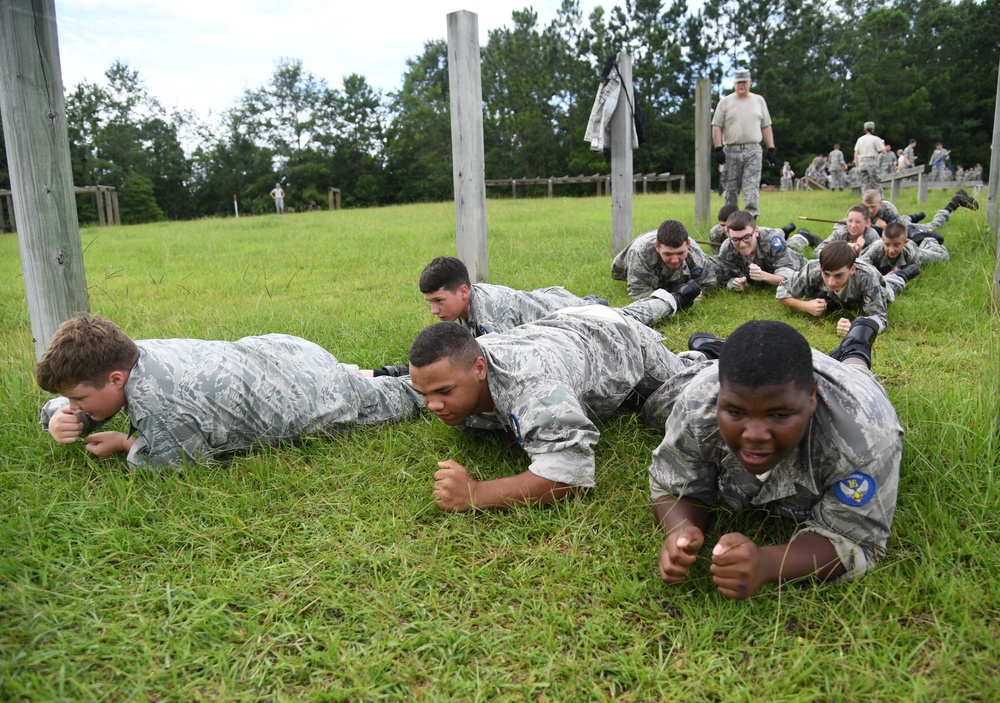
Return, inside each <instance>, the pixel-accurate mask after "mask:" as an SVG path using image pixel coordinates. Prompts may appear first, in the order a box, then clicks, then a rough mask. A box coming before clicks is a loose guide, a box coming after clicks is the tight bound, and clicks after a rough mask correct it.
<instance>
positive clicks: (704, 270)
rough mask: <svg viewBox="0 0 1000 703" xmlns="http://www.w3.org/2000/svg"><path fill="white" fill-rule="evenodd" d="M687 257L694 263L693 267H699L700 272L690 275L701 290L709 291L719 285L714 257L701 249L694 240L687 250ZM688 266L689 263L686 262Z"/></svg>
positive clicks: (717, 268) (717, 269)
mask: <svg viewBox="0 0 1000 703" xmlns="http://www.w3.org/2000/svg"><path fill="white" fill-rule="evenodd" d="M688 258H689V259H692V260H693V261H694V263H695V268H700V269H701V273H700V274H698V275H697V276H692V278H694V280H696V281H697V282H698V285H699V286H701V289H702V291H709V290H712V289H713V288H715V287H717V286H718V285H719V267H718V264H716V262H715V259H713V258H712V257H710V256H709V255H708V254H706V253H705V252H703V251H702V250H701V247H700V246H699V245H698V244H695V243H694V242H692V243H691V248H690V249H689V250H688ZM688 265H689V267H690V263H689V264H688Z"/></svg>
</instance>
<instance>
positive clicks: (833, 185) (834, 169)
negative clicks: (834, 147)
mask: <svg viewBox="0 0 1000 703" xmlns="http://www.w3.org/2000/svg"><path fill="white" fill-rule="evenodd" d="M846 182H847V179H846V178H845V177H844V169H843V167H840V166H831V167H830V189H831V190H834V189H835V190H843V189H844V184H845V183H846Z"/></svg>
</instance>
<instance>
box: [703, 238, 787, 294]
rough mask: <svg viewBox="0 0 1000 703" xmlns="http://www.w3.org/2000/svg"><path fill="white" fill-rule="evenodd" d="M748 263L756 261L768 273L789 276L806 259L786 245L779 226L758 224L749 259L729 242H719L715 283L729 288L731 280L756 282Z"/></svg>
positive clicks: (731, 286) (731, 285) (731, 283)
mask: <svg viewBox="0 0 1000 703" xmlns="http://www.w3.org/2000/svg"><path fill="white" fill-rule="evenodd" d="M750 264H757V265H758V266H760V267H761V268H762V269H764V270H765V271H767V272H768V273H776V274H778V275H779V276H784V277H785V278H789V277H791V276H792V274H794V273H795V272H796V271H798V270H799V269H801V268H802V267H803V266H805V265H806V258H805V257H804V256H802V254H800V253H799V252H797V251H794V250H792V249H789V248H788V245H787V243H786V242H785V233H784V232H783V231H782V230H780V229H773V228H771V227H761V228H760V233H759V235H758V237H757V251H756V252H755V253H754V255H753V258H752V259H748V258H747V257H745V256H743V254H741V253H740V251H739V250H738V249H737V248H736V247H735V246H733V243H732V242H731V241H727V242H726V243H724V244H723V245H722V251H720V252H719V282H720V284H721V285H724V286H726V288H729V289H730V290H732V288H733V279H734V278H740V277H746V279H747V284H748V285H749V284H751V283H756V281H754V280H753V279H751V278H750Z"/></svg>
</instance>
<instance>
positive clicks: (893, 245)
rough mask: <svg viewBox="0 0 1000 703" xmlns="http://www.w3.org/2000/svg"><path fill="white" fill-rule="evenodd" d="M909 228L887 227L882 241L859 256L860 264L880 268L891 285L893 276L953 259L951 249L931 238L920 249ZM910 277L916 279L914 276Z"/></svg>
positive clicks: (898, 225)
mask: <svg viewBox="0 0 1000 703" xmlns="http://www.w3.org/2000/svg"><path fill="white" fill-rule="evenodd" d="M907 229H908V228H907V226H906V225H904V224H903V223H902V222H893V223H891V224H888V225H886V226H885V229H883V230H882V239H881V241H878V242H875V243H874V244H872V245H871V246H870V247H868V249H866V250H865V253H864V254H862V255H861V256H859V257H858V261H863V262H865V263H869V264H871V265H872V266H874V267H875V268H877V269H878V271H879V273H881V274H882V275H883V276H885V277H886V281H888V282H890V284H891V281H890V279H889V276H891V275H893V274H896V273H899V272H900V271H903V270H904V269H909V267H911V266H915V267H917V268H919V267H920V266H922V265H923V264H929V263H933V262H944V261H948V259H949V258H950V255H949V254H948V250H947V249H945V248H944V246H943V245H942V244H939V243H938V241H937V240H936V239H933V238H931V237H927V238H925V239H924V240H923V241H921V242H920V246H919V247H918V246H917V245H916V244H914V243H913V242H912V241H910V240H909V239H908V238H907ZM908 278H912V276H909V277H908ZM904 285H905V281H904ZM897 292H898V291H897Z"/></svg>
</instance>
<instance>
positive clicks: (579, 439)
mask: <svg viewBox="0 0 1000 703" xmlns="http://www.w3.org/2000/svg"><path fill="white" fill-rule="evenodd" d="M509 419H510V422H511V424H512V426H513V429H514V432H515V434H516V435H517V438H518V443H519V444H520V445H521V447H522V448H523V449H524V451H525V452H527V454H528V456H529V457H530V459H531V465H530V466H529V467H528V470H529V471H531V473H533V474H535V475H537V476H541V477H542V478H545V479H548V480H550V481H556V482H558V483H565V484H567V485H570V486H583V487H592V486H594V483H595V482H594V473H595V472H594V445H595V444H597V441H598V439H600V436H601V434H600V432H598V430H597V427H596V426H595V425H594V423H593V422H592V421H591V419H590V418H589V417H588V416H587V413H586V411H585V410H584V409H583V407H582V406H581V405H580V402H579V400H578V399H577V397H576V394H575V393H574V392H573V390H572V389H571V388H568V387H566V386H564V385H562V384H560V383H557V382H554V381H553V382H547V383H543V384H541V385H540V386H538V387H535V388H532V389H531V397H530V398H526V402H525V403H524V404H523V405H522V407H520V408H517V409H515V411H514V412H512V413H510V418H509Z"/></svg>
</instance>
